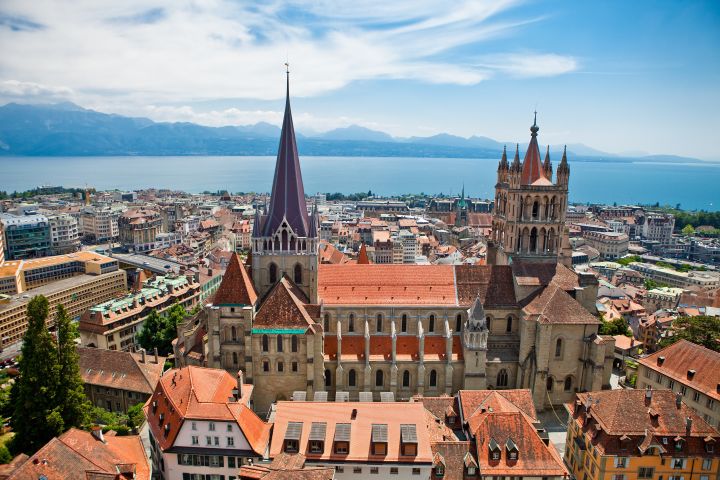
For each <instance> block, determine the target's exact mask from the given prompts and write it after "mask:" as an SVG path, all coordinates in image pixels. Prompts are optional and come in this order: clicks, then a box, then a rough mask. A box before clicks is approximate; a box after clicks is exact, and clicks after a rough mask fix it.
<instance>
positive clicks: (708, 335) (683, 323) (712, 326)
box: [660, 315, 720, 352]
mask: <svg viewBox="0 0 720 480" xmlns="http://www.w3.org/2000/svg"><path fill="white" fill-rule="evenodd" d="M672 326H673V335H672V336H668V337H665V338H663V339H662V340H661V341H660V347H662V348H664V347H667V346H668V345H672V344H673V343H675V342H677V341H678V340H680V339H684V340H689V341H691V342H693V343H696V344H698V345H702V346H703V347H706V348H709V349H710V350H715V351H716V352H720V317H709V316H706V315H698V316H696V317H678V318H676V319H675V321H674V322H673V325H672Z"/></svg>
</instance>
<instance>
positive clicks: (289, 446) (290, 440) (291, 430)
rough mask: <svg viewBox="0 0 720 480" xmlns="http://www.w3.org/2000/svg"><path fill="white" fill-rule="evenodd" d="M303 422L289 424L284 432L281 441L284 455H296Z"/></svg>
mask: <svg viewBox="0 0 720 480" xmlns="http://www.w3.org/2000/svg"><path fill="white" fill-rule="evenodd" d="M302 429H303V422H289V423H288V426H287V430H285V438H284V440H283V451H284V452H285V453H298V451H299V450H300V436H301V435H302Z"/></svg>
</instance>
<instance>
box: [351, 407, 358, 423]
mask: <svg viewBox="0 0 720 480" xmlns="http://www.w3.org/2000/svg"><path fill="white" fill-rule="evenodd" d="M357 414H358V411H357V408H353V409H352V412H351V413H350V420H355V419H356V418H357Z"/></svg>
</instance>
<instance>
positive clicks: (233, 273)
mask: <svg viewBox="0 0 720 480" xmlns="http://www.w3.org/2000/svg"><path fill="white" fill-rule="evenodd" d="M256 302H257V293H256V292H255V287H254V286H253V283H252V280H250V276H249V275H248V273H247V271H246V270H245V267H244V266H243V265H242V263H241V262H240V256H239V255H238V254H237V253H233V254H232V257H231V258H230V263H229V264H228V267H227V269H226V270H225V275H223V279H222V282H221V283H220V287H219V288H218V290H217V292H215V299H214V303H215V304H216V305H255V303H256Z"/></svg>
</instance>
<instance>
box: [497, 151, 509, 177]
mask: <svg viewBox="0 0 720 480" xmlns="http://www.w3.org/2000/svg"><path fill="white" fill-rule="evenodd" d="M507 168H508V161H507V145H503V154H502V157H501V158H500V163H499V164H498V171H501V170H507Z"/></svg>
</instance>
